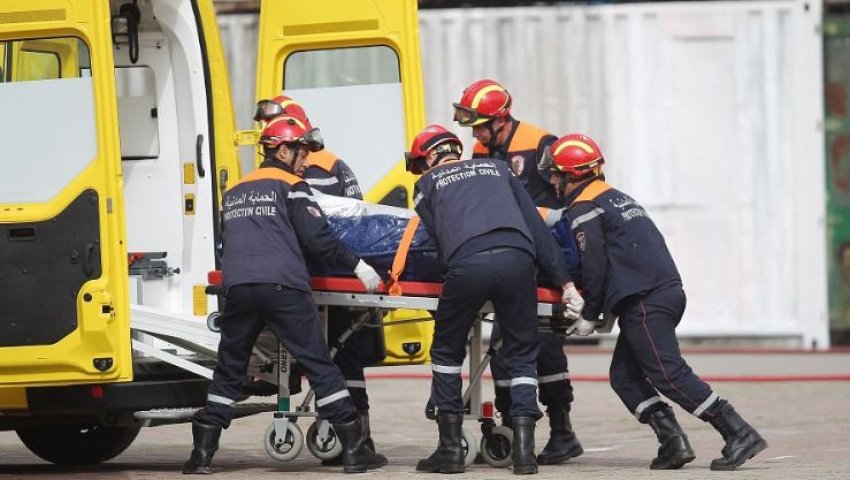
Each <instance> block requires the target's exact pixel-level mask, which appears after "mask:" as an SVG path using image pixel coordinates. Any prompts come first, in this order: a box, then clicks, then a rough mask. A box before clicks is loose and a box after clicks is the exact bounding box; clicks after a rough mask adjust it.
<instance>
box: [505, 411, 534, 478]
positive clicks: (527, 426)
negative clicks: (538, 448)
mask: <svg viewBox="0 0 850 480" xmlns="http://www.w3.org/2000/svg"><path fill="white" fill-rule="evenodd" d="M536 423H537V420H535V419H534V418H533V417H513V431H514V443H513V445H511V458H512V460H513V461H514V475H527V474H531V473H537V460H536V459H535V458H534V425H535V424H536Z"/></svg>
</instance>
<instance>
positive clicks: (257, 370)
mask: <svg viewBox="0 0 850 480" xmlns="http://www.w3.org/2000/svg"><path fill="white" fill-rule="evenodd" d="M209 280H210V287H208V292H209V293H210V294H221V293H222V292H221V287H220V274H218V273H217V272H212V273H211V275H210V278H209ZM311 283H312V289H313V299H314V301H315V303H316V305H317V306H318V307H319V313H320V317H319V318H320V321H321V323H322V326H323V328H325V331H326V332H327V325H328V322H329V321H330V319H329V318H328V307H331V306H337V307H345V308H349V309H352V310H356V311H360V312H362V314H361V315H359V316H358V317H357V321H355V322H353V323H352V325H351V327H349V328H348V329H347V330H345V331H344V332H343V333H342V334H341V335H340V336H339V337H338V338H337V339H335V342H334V344H335V345H343V344H345V342H346V340H347V339H348V338H349V337H351V335H353V334H354V333H355V332H356V331H358V330H360V329H363V328H384V327H388V326H392V324H393V323H394V322H392V321H389V322H388V321H387V320H383V321H379V320H376V319H382V318H384V317H385V316H386V314H388V313H390V312H394V311H396V310H416V311H430V312H433V311H435V310H436V309H437V305H438V303H439V295H440V292H441V290H442V284H441V283H437V282H415V281H396V282H391V283H393V284H392V285H382V289H381V290H380V291H378V292H375V293H367V292H365V290H364V289H363V285H362V284H361V283H360V281H359V280H357V279H355V278H342V277H312V282H311ZM390 290H392V291H393V293H392V294H391V293H390ZM537 293H538V308H537V313H538V316H539V317H540V319H541V324H540V328H547V329H548V328H552V329H555V330H558V329H565V328H566V326H567V325H566V323H565V321H564V317H563V311H564V310H563V304H561V292H560V290H554V289H546V288H538V290H537ZM132 313H133V315H132V322H133V323H132V327H133V332H134V335H133V348H134V349H135V350H137V351H139V352H141V353H143V354H146V355H149V356H150V357H153V358H155V359H157V360H160V361H164V362H167V363H170V364H172V365H175V366H177V367H179V368H181V369H184V370H187V371H190V372H192V373H195V374H197V375H199V376H201V377H205V378H207V379H212V372H213V368H214V364H215V359H216V354H217V348H218V341H219V334H218V332H217V330H218V329H217V318H218V316H219V312H213V313H212V314H210V316H209V317H208V321H207V323H206V325H204V324H202V323H199V322H197V321H195V320H194V319H192V318H185V319H184V318H179V317H178V316H175V315H174V314H164V313H163V312H160V311H157V310H155V309H151V308H147V307H144V306H139V305H136V306H134V307H133V312H132ZM490 313H493V307H492V305H490V304H489V302H488V303H487V304H485V305H484V306H483V307H482V309H481V311H480V312H479V318H478V319H479V321H477V322H475V323H474V325H473V328H472V331H471V332H470V336H469V342H468V345H469V355H468V358H469V363H468V365H469V367H468V368H469V383H468V386H467V389H466V391H465V393H464V403H465V404H466V405H467V418H468V419H474V420H478V421H480V422H481V431H482V434H483V437H482V439H481V441H480V442H478V441H476V437H475V435H474V434H473V433H472V432H471V431H470V430H468V429H466V428H464V430H463V439H464V448H465V451H466V454H467V455H466V461H467V463H471V462H472V461H473V459H474V458H475V456H476V454H477V453H478V452H479V450H480V451H481V453H482V457H483V458H484V460H485V461H487V462H488V463H490V464H492V465H494V466H505V465H508V464H509V463H510V442H511V438H512V437H511V432H510V430H509V429H507V428H506V427H502V426H495V424H494V421H493V408H492V403H490V402H483V403H482V397H481V388H480V385H481V378H482V377H483V374H484V371H485V370H486V367H487V364H488V361H489V358H490V357H491V356H492V354H493V349H492V347H491V348H490V350H488V351H485V350H484V345H483V343H482V324H483V323H484V322H487V321H490V320H488V318H487V317H488V315H489V314H490ZM428 321H432V318H431V316H430V315H423V316H422V317H420V318H408V319H405V320H400V321H398V322H395V323H400V322H428ZM379 322H380V323H379ZM264 335H266V333H264ZM267 335H268V336H270V337H271V338H273V335H271V333H270V332H267ZM153 341H158V342H163V341H164V342H167V343H169V344H171V345H174V346H176V347H179V348H180V349H183V350H185V351H187V352H189V353H188V354H185V353H181V354H178V353H176V352H175V351H174V349H173V348H163V347H162V346H161V345H155V344H154V342H153ZM267 343H268V342H267ZM259 344H260V342H258V345H259ZM272 345H274V347H276V348H277V351H270V350H269V348H265V349H263V348H258V347H255V349H254V355H253V356H252V361H251V364H250V366H249V372H248V373H249V375H250V376H252V377H254V378H257V379H260V380H261V381H262V382H264V384H265V385H266V386H270V387H271V388H272V392H274V393H276V395H277V398H276V401H274V402H265V403H253V402H239V403H237V404H235V405H234V418H238V417H241V416H245V415H252V414H256V413H261V412H272V413H273V420H272V422H271V424H270V425H269V427H268V428H267V430H266V431H265V433H264V435H263V443H264V445H265V448H266V451H267V453H268V454H269V455H270V456H271V457H272V458H274V459H276V460H279V461H289V460H292V459H294V458H296V457H297V456H298V455H299V454H300V452H301V450H302V449H303V447H304V444H305V443H306V445H307V447H308V450H309V451H310V452H311V453H312V454H313V455H314V456H316V457H317V458H320V459H332V458H334V457H336V456H338V455H341V453H342V445H341V444H340V443H339V442H338V441H337V439H336V437H335V435H334V434H333V431H332V429H331V427H330V425H329V423H328V422H326V421H322V420H321V419H318V418H316V413H315V409H314V408H313V393H312V392H311V391H308V392H306V394H305V395H304V396H303V398H302V399H301V402H300V403H298V404H297V405H293V395H292V394H291V390H290V376H292V375H293V370H292V367H293V361H292V359H291V358H290V355H289V353H288V352H287V351H286V349H285V348H283V347H282V345H279V344H277V342H276V340H274V341H273V343H272ZM336 350H337V348H336V347H335V348H332V349H331V354H332V355H333V354H335V353H336ZM269 393H271V392H265V394H269ZM246 398H247V396H246ZM424 400H426V399H423V401H424ZM195 411H197V407H195V408H173V409H158V410H149V411H140V412H136V413H135V417H136V419H137V420H138V421H140V422H142V423H143V424H144V425H147V426H152V425H157V424H164V423H177V422H181V421H186V419H187V418H188V417H190V416H191V415H192V414H193V413H194V412H195ZM311 417H312V418H314V421H313V422H312V423H311V424H310V426H309V427H308V429H307V432H306V438H305V435H304V433H302V430H301V428H300V427H299V426H298V423H297V421H298V420H299V419H301V418H311Z"/></svg>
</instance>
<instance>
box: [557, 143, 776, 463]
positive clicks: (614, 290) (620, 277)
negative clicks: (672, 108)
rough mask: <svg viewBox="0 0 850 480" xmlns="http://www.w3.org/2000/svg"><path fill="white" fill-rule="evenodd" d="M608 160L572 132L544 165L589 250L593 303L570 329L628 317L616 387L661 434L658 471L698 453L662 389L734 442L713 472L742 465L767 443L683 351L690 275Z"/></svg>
mask: <svg viewBox="0 0 850 480" xmlns="http://www.w3.org/2000/svg"><path fill="white" fill-rule="evenodd" d="M604 163H605V160H604V158H603V156H602V152H601V151H600V149H599V146H598V145H597V144H596V143H595V142H594V141H593V140H592V139H591V138H589V137H587V136H585V135H581V134H570V135H566V136H564V137H561V138H560V139H558V140H557V141H556V142H555V143H554V144H552V146H551V149H549V150H547V154H546V155H545V156H544V159H543V162H542V164H541V168H542V169H544V170H548V171H549V172H550V173H551V183H552V185H553V186H554V187H555V188H556V190H557V192H558V193H559V194H560V195H562V196H563V197H564V199H565V201H566V205H568V207H567V211H566V212H565V215H566V216H567V218H568V220H569V221H570V222H571V226H572V229H573V233H574V235H575V239H576V243H577V245H578V248H579V252H580V255H581V265H582V267H581V268H582V271H581V279H580V282H579V286H580V287H581V288H582V291H583V292H584V295H585V300H586V304H585V306H584V310H583V312H582V314H581V318H579V319H578V320H576V321H575V323H573V325H571V326H570V327H569V328H568V331H570V332H573V333H575V334H577V335H580V336H586V335H588V334H590V333H591V332H593V331H594V330H595V329H596V328H597V326H598V325H599V324H598V322H597V320H598V318H599V316H600V314H602V313H603V312H606V313H609V312H610V313H611V314H613V315H616V316H619V326H620V335H619V337H618V338H617V345H616V347H615V348H614V353H613V357H612V359H611V369H610V377H611V387H612V388H613V389H614V391H615V392H616V393H617V395H618V396H619V397H620V399H621V400H622V401H623V403H624V404H625V405H626V408H628V410H629V411H630V412H632V414H634V416H635V418H637V419H638V421H640V422H641V423H645V424H649V426H650V427H652V429H653V430H654V431H655V434H656V436H657V437H658V441H659V443H660V446H659V448H658V456H657V457H655V458H654V459H653V460H652V463H651V464H650V468H651V469H654V470H666V469H677V468H680V467H682V466H683V465H685V464H686V463H688V462H690V461H692V460H693V459H694V458H695V455H694V452H693V450H692V449H691V445H690V443H689V442H688V437H687V436H686V435H685V433H684V432H683V431H682V428H681V427H680V426H679V424H678V422H677V421H676V417H675V416H674V415H673V409H672V408H671V407H670V406H669V405H667V404H666V403H665V402H664V401H663V400H662V399H661V396H660V395H659V393H660V394H662V395H664V396H665V397H667V398H668V399H670V400H672V401H673V402H675V403H677V404H678V405H679V406H680V407H682V408H683V409H685V410H686V411H687V412H688V413H690V414H692V415H694V416H695V417H697V418H699V419H701V420H703V421H705V422H708V423H710V424H711V425H712V426H713V427H714V428H715V429H716V430H717V431H718V432H720V435H721V436H722V437H723V439H724V441H725V442H726V444H725V446H724V447H723V449H722V450H721V457H720V458H717V459H715V460H713V461H712V462H711V469H712V470H734V469H735V468H737V467H739V466H740V465H741V464H743V463H744V462H745V461H747V460H748V459H750V458H752V457H753V456H755V455H756V454H758V453H759V452H761V451H762V450H764V449H765V448H767V442H765V440H764V439H763V438H762V437H761V436H760V435H759V434H758V432H757V431H756V430H755V429H754V428H753V427H752V426H750V425H749V424H748V423H747V422H746V421H744V419H743V418H741V416H740V415H738V413H737V412H736V411H735V409H734V408H733V407H732V405H731V404H730V403H729V402H728V401H726V400H724V399H721V398H720V397H719V396H718V395H717V394H716V393H715V392H714V391H713V390H712V388H711V386H710V385H709V384H708V383H706V382H705V381H703V380H702V379H700V378H699V377H698V376H697V375H696V374H694V373H693V371H692V370H691V367H690V366H688V364H687V363H686V362H685V360H684V358H682V354H681V352H680V351H679V343H678V340H677V338H676V330H675V329H676V326H677V325H678V324H679V322H680V321H681V319H682V315H683V314H684V311H685V303H686V301H685V292H684V290H683V289H682V279H681V277H680V276H679V272H678V270H677V269H676V264H675V263H674V262H673V258H672V257H671V255H670V252H669V251H668V249H667V245H666V243H665V241H664V237H663V236H662V235H661V232H659V230H658V228H657V227H656V226H655V224H654V223H653V222H652V220H651V219H650V218H649V216H648V215H647V213H646V210H644V209H643V207H641V206H640V205H639V204H638V203H637V202H635V200H634V199H632V198H631V197H630V196H628V195H626V194H625V193H623V192H621V191H619V190H617V189H615V188H613V187H611V186H610V185H608V184H607V183H605V176H604V175H603V173H602V165H603V164H604Z"/></svg>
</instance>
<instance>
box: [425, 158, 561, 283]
mask: <svg viewBox="0 0 850 480" xmlns="http://www.w3.org/2000/svg"><path fill="white" fill-rule="evenodd" d="M413 203H414V205H415V208H416V213H418V214H419V216H420V217H421V219H422V223H423V224H424V225H425V228H426V229H427V230H428V234H429V235H430V236H431V238H432V239H433V240H434V243H435V244H436V246H437V252H438V254H439V256H440V260H441V263H442V265H443V267H444V268H447V267H448V266H449V265H450V264H451V263H452V262H453V261H455V260H459V259H460V258H462V257H463V256H466V255H470V254H473V253H477V252H480V251H484V250H489V249H491V248H496V247H512V248H518V249H520V250H525V251H527V252H528V253H529V254H531V256H532V257H534V258H535V261H536V263H537V265H538V266H539V268H540V270H541V271H542V273H543V274H544V275H545V276H546V278H547V280H548V281H552V282H555V283H556V284H557V285H562V284H564V283H566V282H567V281H569V280H570V277H569V273H568V272H567V269H566V266H565V263H564V258H563V256H562V254H561V251H560V249H559V248H558V245H557V243H556V242H555V239H554V237H552V233H551V231H550V230H549V228H548V227H546V224H545V223H544V222H543V219H542V217H541V216H540V213H538V211H537V208H535V206H534V203H533V202H532V201H531V197H530V196H529V195H528V193H527V192H526V191H525V189H524V188H523V187H522V185H521V184H520V182H519V181H518V180H517V179H516V178H515V177H514V175H513V174H512V173H511V172H510V170H508V168H507V166H506V165H505V163H504V162H500V161H498V160H493V159H483V158H478V159H470V160H456V161H450V162H445V163H441V164H439V165H437V166H435V167H434V168H431V169H430V170H428V171H427V172H425V173H424V174H423V175H422V176H421V177H420V178H419V180H417V182H416V188H415V191H414V199H413Z"/></svg>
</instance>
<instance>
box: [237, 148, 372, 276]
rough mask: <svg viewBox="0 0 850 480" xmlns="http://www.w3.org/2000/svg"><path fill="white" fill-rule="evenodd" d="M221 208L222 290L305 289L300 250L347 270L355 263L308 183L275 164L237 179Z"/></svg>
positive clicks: (356, 259)
mask: <svg viewBox="0 0 850 480" xmlns="http://www.w3.org/2000/svg"><path fill="white" fill-rule="evenodd" d="M222 206H223V212H222V234H223V246H224V258H223V260H222V275H223V277H224V286H225V287H226V288H229V287H232V286H234V285H240V284H245V283H275V284H280V285H284V286H286V287H289V288H292V289H295V290H301V291H304V292H309V291H310V276H309V274H308V272H307V267H306V265H305V261H304V252H306V253H308V254H309V255H312V256H315V257H320V258H326V259H328V260H330V261H331V262H336V263H338V264H340V265H342V266H345V267H347V268H351V269H354V267H355V266H356V265H357V262H359V261H360V259H359V257H357V255H356V254H354V252H352V251H351V250H349V249H348V247H346V246H345V245H344V244H343V243H342V242H340V241H339V240H338V239H337V238H336V237H335V236H334V235H333V234H332V233H331V230H330V228H329V227H328V224H327V221H326V219H325V216H324V214H323V213H322V209H321V208H319V206H318V205H317V204H316V202H315V200H314V198H313V195H312V192H311V190H310V187H309V186H308V185H307V184H306V183H305V182H304V181H303V180H302V179H300V178H298V177H296V176H295V175H293V174H292V173H289V172H286V171H284V170H283V168H278V167H277V166H276V162H272V161H268V160H267V161H265V162H263V164H262V165H260V168H258V169H256V170H254V171H253V172H251V173H249V174H248V175H246V176H245V177H243V178H242V180H241V181H240V182H239V183H237V184H236V185H234V186H233V187H232V188H230V189H229V190H228V191H227V192H225V194H224V199H223V201H222Z"/></svg>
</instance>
